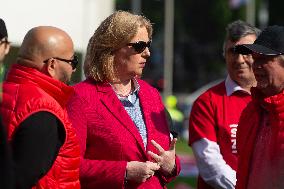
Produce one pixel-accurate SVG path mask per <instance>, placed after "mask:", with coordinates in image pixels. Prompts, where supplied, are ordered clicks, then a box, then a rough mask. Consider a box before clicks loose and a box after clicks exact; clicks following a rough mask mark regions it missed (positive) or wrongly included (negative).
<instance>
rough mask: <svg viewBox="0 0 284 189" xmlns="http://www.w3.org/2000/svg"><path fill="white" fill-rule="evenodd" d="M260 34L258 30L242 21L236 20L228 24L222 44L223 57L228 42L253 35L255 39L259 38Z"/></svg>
mask: <svg viewBox="0 0 284 189" xmlns="http://www.w3.org/2000/svg"><path fill="white" fill-rule="evenodd" d="M260 32H261V30H260V29H258V28H256V27H254V26H252V25H250V24H249V23H247V22H244V21H242V20H236V21H234V22H231V23H229V24H228V26H227V27H226V36H225V40H224V44H223V55H225V46H226V43H227V41H228V40H230V41H232V42H237V41H238V40H240V39H241V38H242V37H245V36H247V35H255V36H256V37H257V36H259V34H260Z"/></svg>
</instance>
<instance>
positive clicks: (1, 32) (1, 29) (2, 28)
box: [0, 18, 8, 39]
mask: <svg viewBox="0 0 284 189" xmlns="http://www.w3.org/2000/svg"><path fill="white" fill-rule="evenodd" d="M4 37H8V33H7V28H6V25H5V22H4V20H2V19H1V18H0V39H3V38H4Z"/></svg>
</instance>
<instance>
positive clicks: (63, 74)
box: [60, 70, 71, 85]
mask: <svg viewBox="0 0 284 189" xmlns="http://www.w3.org/2000/svg"><path fill="white" fill-rule="evenodd" d="M70 79H71V77H70V76H69V75H68V73H67V71H65V70H62V71H61V77H60V81H61V82H63V83H65V84H66V85H70Z"/></svg>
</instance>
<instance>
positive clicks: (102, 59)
mask: <svg viewBox="0 0 284 189" xmlns="http://www.w3.org/2000/svg"><path fill="white" fill-rule="evenodd" d="M140 27H146V29H147V32H148V37H149V39H151V38H152V30H153V29H152V24H151V23H150V21H149V20H148V19H147V18H146V17H144V16H141V15H134V14H132V13H129V12H126V11H116V12H114V13H113V14H111V15H110V16H109V17H107V18H106V19H105V20H104V21H103V22H102V23H101V24H100V26H99V27H98V28H97V30H96V31H95V33H94V34H93V36H92V37H91V38H90V40H89V44H88V47H87V54H86V59H85V62H84V72H85V76H86V78H92V79H94V80H95V81H97V82H110V81H112V80H113V79H114V78H115V75H114V73H115V70H114V55H113V52H114V51H115V50H117V49H119V48H121V47H123V46H124V45H126V44H127V43H129V42H130V40H131V39H132V38H133V37H134V36H135V35H136V34H137V31H138V28H140Z"/></svg>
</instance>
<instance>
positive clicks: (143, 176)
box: [126, 161, 160, 183]
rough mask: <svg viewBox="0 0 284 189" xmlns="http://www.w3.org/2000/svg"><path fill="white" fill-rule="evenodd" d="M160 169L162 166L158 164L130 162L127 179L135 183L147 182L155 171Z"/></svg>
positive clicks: (127, 168)
mask: <svg viewBox="0 0 284 189" xmlns="http://www.w3.org/2000/svg"><path fill="white" fill-rule="evenodd" d="M159 169H160V166H159V165H158V164H157V163H153V162H150V161H146V162H139V161H130V162H128V163H127V166H126V174H127V175H126V179H127V181H135V182H138V183H141V182H145V181H146V180H147V179H148V178H150V177H152V176H153V175H154V174H155V171H157V170H159Z"/></svg>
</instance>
